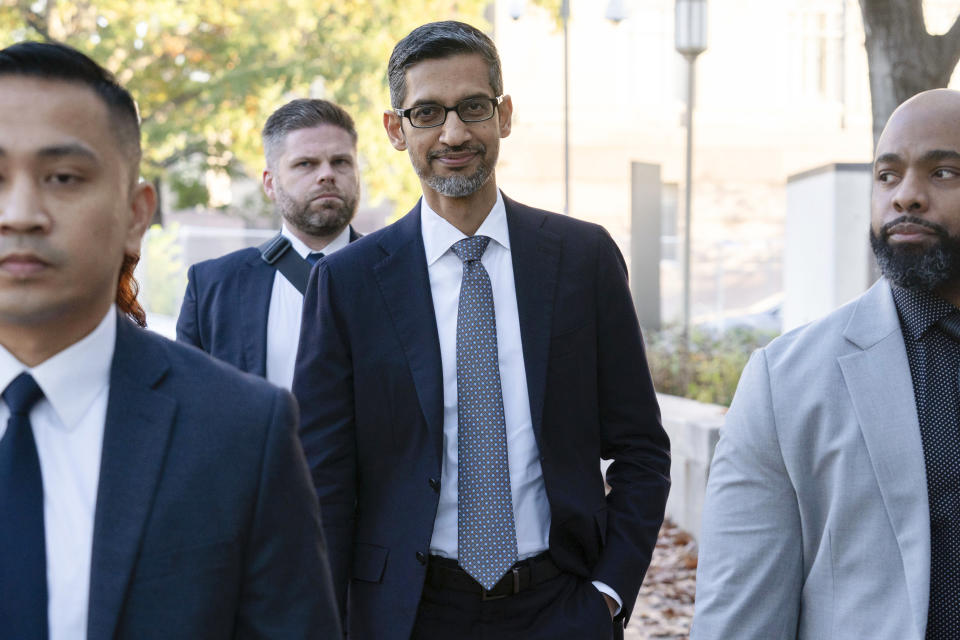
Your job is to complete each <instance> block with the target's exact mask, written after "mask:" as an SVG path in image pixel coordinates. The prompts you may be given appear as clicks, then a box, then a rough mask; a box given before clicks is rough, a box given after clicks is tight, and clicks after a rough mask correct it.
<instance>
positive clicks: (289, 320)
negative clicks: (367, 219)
mask: <svg viewBox="0 0 960 640" xmlns="http://www.w3.org/2000/svg"><path fill="white" fill-rule="evenodd" d="M280 233H282V234H283V235H284V237H286V238H287V239H288V240H290V246H291V247H293V249H294V250H295V251H296V252H297V253H298V254H300V257H301V258H306V257H307V254H309V253H310V252H311V249H310V247H308V246H307V245H306V244H304V242H303V241H302V240H301V239H300V238H298V237H296V236H295V235H293V234H292V233H291V232H290V230H289V229H288V228H287V225H286V224H284V225H283V228H282V229H281V230H280ZM349 243H350V226H349V225H347V226H346V227H345V228H344V230H343V231H341V232H340V235H338V236H337V237H336V238H334V239H333V240H331V241H330V243H329V244H328V245H327V246H325V247H324V248H323V255H325V256H328V255H330V254H331V253H333V252H334V251H336V250H337V249H342V248H343V247H345V246H347V245H348V244H349ZM302 313H303V294H302V293H300V292H299V291H298V290H297V288H296V287H295V286H293V285H292V284H290V281H289V280H287V279H286V278H285V277H284V275H283V274H282V273H280V272H279V271H277V273H276V275H274V276H273V292H272V293H271V294H270V309H269V311H268V312H267V380H269V381H270V382H272V383H273V384H275V385H277V386H278V387H283V388H284V389H290V388H291V387H293V368H294V365H295V364H296V362H297V344H298V342H299V340H300V317H301V315H302Z"/></svg>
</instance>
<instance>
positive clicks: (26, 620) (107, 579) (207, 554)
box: [0, 42, 340, 640]
mask: <svg viewBox="0 0 960 640" xmlns="http://www.w3.org/2000/svg"><path fill="white" fill-rule="evenodd" d="M139 161H140V130H139V125H138V120H137V111H136V107H135V105H134V102H133V99H132V98H131V97H130V94H129V93H127V92H126V91H125V90H124V89H123V88H122V87H120V86H119V85H118V84H117V83H116V81H115V80H114V78H113V77H112V76H111V75H110V74H109V73H108V72H106V71H104V70H103V69H101V68H100V67H99V66H98V65H97V64H96V63H94V62H93V61H92V60H90V59H89V58H87V57H86V56H84V55H83V54H81V53H79V52H77V51H75V50H73V49H70V48H68V47H65V46H62V45H54V44H40V43H32V42H31V43H21V44H17V45H14V46H11V47H8V48H6V49H3V50H0V389H3V393H2V400H3V401H2V403H0V513H2V514H3V516H2V517H0V540H2V544H0V635H2V636H3V637H4V638H16V639H17V640H45V639H47V638H49V640H68V639H73V638H89V639H90V640H112V639H130V640H134V639H135V640H142V639H144V638H158V639H159V638H203V639H204V640H209V639H212V638H224V639H226V638H284V639H286V638H317V639H322V638H331V637H336V636H337V635H338V634H339V633H340V624H339V621H338V616H337V613H336V606H335V602H334V599H333V595H332V587H331V583H330V577H329V570H328V567H327V564H326V560H325V557H324V555H325V550H324V547H323V538H322V531H321V528H320V521H319V510H318V507H317V504H316V498H315V495H314V494H313V490H312V488H311V486H310V478H309V475H308V470H307V467H306V461H305V459H304V457H303V453H302V450H301V448H300V447H299V446H298V441H297V437H296V428H295V424H296V420H297V411H296V405H295V403H294V402H293V398H292V397H291V396H290V394H289V393H287V392H284V391H281V390H279V389H276V388H275V387H273V386H271V385H269V384H268V383H266V382H265V381H263V380H260V379H258V378H255V377H253V376H248V375H246V374H243V373H240V372H238V371H236V370H235V369H233V368H232V367H229V366H227V365H225V364H222V363H219V362H217V361H215V360H213V359H212V358H209V357H207V356H206V355H204V354H202V353H200V352H198V351H196V350H195V349H190V348H187V347H184V346H182V345H178V344H176V343H174V342H171V341H169V340H166V339H164V338H161V337H160V336H158V335H156V334H154V333H151V332H148V331H146V330H145V329H143V328H141V326H137V324H139V325H143V324H144V323H145V316H144V312H143V309H142V308H141V307H140V306H139V304H138V303H137V301H136V294H135V291H136V289H135V283H134V282H133V279H132V274H133V268H134V266H135V265H136V263H137V259H138V256H139V253H140V242H141V239H142V236H143V233H144V230H145V229H146V227H147V225H148V223H149V221H150V218H151V216H152V215H153V210H154V207H155V205H156V195H155V193H154V191H153V188H152V187H151V186H150V185H149V184H148V183H142V182H139V180H138V178H139Z"/></svg>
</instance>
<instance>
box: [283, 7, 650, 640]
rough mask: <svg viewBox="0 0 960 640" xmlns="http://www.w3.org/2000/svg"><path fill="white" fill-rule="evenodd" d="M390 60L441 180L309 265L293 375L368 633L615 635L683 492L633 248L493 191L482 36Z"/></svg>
mask: <svg viewBox="0 0 960 640" xmlns="http://www.w3.org/2000/svg"><path fill="white" fill-rule="evenodd" d="M388 75H389V79H390V89H391V91H390V92H391V100H392V102H393V106H394V108H393V109H391V110H389V111H388V112H386V113H385V114H384V125H385V127H386V131H387V135H388V136H389V138H390V141H391V143H392V144H393V146H394V147H395V148H396V149H398V150H401V151H402V150H407V151H409V153H410V159H411V162H412V163H413V166H414V169H415V171H416V172H417V174H418V176H419V177H420V183H421V186H422V188H423V198H422V199H421V201H420V202H419V203H418V204H417V205H416V206H415V207H414V208H413V209H412V210H411V211H410V213H409V214H407V215H406V216H405V217H404V218H403V219H401V220H400V221H399V222H397V223H395V224H394V225H392V226H390V227H388V228H386V229H383V230H381V231H379V232H377V233H374V234H371V235H370V236H368V237H366V238H362V239H361V240H360V241H359V242H357V243H355V244H353V245H352V246H350V247H347V248H346V249H345V250H343V251H341V252H339V253H337V254H335V255H333V256H331V257H330V258H328V259H327V260H324V261H323V262H322V263H320V265H319V266H318V267H317V269H316V270H315V271H314V273H313V275H312V277H311V282H310V285H309V287H308V289H307V295H306V298H305V302H304V326H303V329H302V334H301V343H300V351H299V355H298V359H297V368H296V373H295V376H294V391H295V394H296V395H297V397H298V399H299V401H300V406H301V408H302V411H303V419H302V426H301V438H302V440H303V443H304V447H305V450H306V451H307V455H308V460H309V462H310V466H311V469H312V472H313V478H314V483H315V485H316V488H317V494H318V496H319V498H320V503H321V511H322V513H323V521H324V531H325V534H326V537H327V540H328V542H329V544H330V549H331V567H332V570H333V575H334V583H335V585H336V587H335V588H336V589H337V592H338V597H339V599H340V603H341V606H342V607H344V608H345V609H346V611H347V622H346V624H347V626H348V628H349V633H350V637H351V638H352V639H356V640H364V639H374V638H375V639H376V640H391V639H397V640H400V639H402V640H407V638H411V637H413V638H418V639H433V638H476V637H485V638H486V637H490V638H504V639H511V638H518V639H519V638H523V639H525V640H536V639H547V638H549V639H551V640H562V639H565V638H566V639H570V640H573V639H576V640H585V639H591V638H611V637H613V636H614V633H615V632H616V633H617V635H621V634H622V631H623V624H624V622H625V621H626V620H627V619H628V618H629V616H630V612H631V611H632V608H633V604H634V601H635V599H636V596H637V592H638V590H639V588H640V583H641V582H642V580H643V575H644V572H645V571H646V569H647V565H648V564H649V562H650V555H651V553H652V552H653V548H654V544H655V542H656V537H657V532H658V529H659V527H660V523H661V521H662V518H663V510H664V505H665V502H666V497H667V490H668V486H669V444H668V441H667V437H666V434H665V433H664V431H663V429H662V427H661V425H660V415H659V410H658V407H657V402H656V397H655V395H654V392H653V386H652V384H651V381H650V375H649V372H648V370H647V365H646V360H645V358H644V352H643V343H642V340H641V337H640V330H639V328H638V326H637V319H636V315H635V313H634V309H633V303H632V301H631V298H630V293H629V289H628V286H627V279H626V269H625V267H624V263H623V260H622V258H621V256H620V253H619V251H618V250H617V248H616V245H615V244H614V243H613V241H612V239H611V238H610V236H609V235H608V234H607V233H606V231H604V230H603V229H602V228H600V227H598V226H596V225H592V224H587V223H584V222H580V221H577V220H574V219H571V218H567V217H564V216H559V215H556V214H552V213H547V212H545V211H540V210H537V209H532V208H530V207H527V206H524V205H522V204H519V203H517V202H513V201H512V200H510V199H508V198H506V197H505V196H503V195H502V194H501V193H500V191H499V190H498V189H497V185H496V180H495V177H494V167H495V166H496V161H497V155H498V151H499V145H500V138H502V137H505V136H507V135H508V134H509V133H510V127H511V114H512V109H513V107H512V102H511V100H510V97H509V96H506V95H503V87H502V84H503V80H502V76H501V73H500V61H499V58H498V56H497V52H496V49H495V47H494V45H493V42H492V41H491V40H490V39H489V38H488V37H487V36H486V35H484V34H483V33H482V32H480V31H478V30H477V29H475V28H473V27H471V26H469V25H466V24H463V23H459V22H440V23H433V24H428V25H424V26H422V27H420V28H418V29H415V30H414V31H413V32H412V33H410V34H409V35H408V36H407V37H406V38H404V39H403V40H402V41H401V42H400V43H398V44H397V46H396V47H395V48H394V51H393V55H392V56H391V58H390V64H389V69H388ZM601 457H602V458H613V459H614V462H613V464H612V465H611V467H610V470H609V472H608V474H607V478H606V480H607V482H608V483H609V485H610V487H611V488H612V490H611V491H610V493H609V494H608V495H605V494H604V478H603V476H602V474H601V472H600V459H601ZM614 616H615V617H614ZM611 619H613V620H614V624H611Z"/></svg>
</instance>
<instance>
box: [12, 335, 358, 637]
mask: <svg viewBox="0 0 960 640" xmlns="http://www.w3.org/2000/svg"><path fill="white" fill-rule="evenodd" d="M296 420H297V410H296V405H295V404H294V402H293V398H292V397H291V396H290V394H289V393H287V392H285V391H282V390H280V389H277V388H275V387H273V386H271V385H269V384H267V383H266V382H265V381H263V380H260V379H258V378H255V377H253V376H249V375H246V374H243V373H240V372H238V371H236V370H235V369H233V368H232V367H229V366H227V365H225V364H223V363H220V362H217V361H215V360H213V359H212V358H210V357H208V356H206V355H204V354H202V353H200V352H198V351H196V350H195V349H190V348H187V347H185V346H183V345H178V344H176V343H174V342H171V341H169V340H167V339H165V338H162V337H160V336H158V335H156V334H154V333H152V332H149V331H146V330H144V329H140V328H139V327H137V326H135V325H134V324H133V323H131V322H130V321H129V320H127V319H125V318H122V317H118V323H117V341H116V351H115V355H114V358H113V364H112V368H111V373H110V394H109V399H108V404H107V417H106V423H105V430H104V436H103V453H102V459H101V463H100V483H99V487H98V493H97V504H96V513H95V516H94V530H93V551H92V565H91V572H90V602H89V617H88V636H87V637H88V638H89V640H115V639H130V640H143V639H149V638H156V639H158V640H159V639H161V638H163V639H167V638H203V639H204V640H213V639H218V638H223V639H227V638H284V639H288V638H317V639H318V640H319V639H325V638H333V637H336V635H337V634H338V633H340V624H339V619H338V614H337V612H336V605H335V600H334V598H333V594H332V587H331V582H330V577H329V570H328V567H327V564H326V560H325V557H324V556H325V549H324V545H323V538H322V532H321V528H320V521H319V513H318V508H317V505H316V498H315V496H314V493H313V489H312V487H311V485H310V477H309V475H308V470H307V467H306V462H305V460H304V457H303V453H302V451H301V449H300V446H299V443H298V441H297V437H296ZM0 635H2V634H0Z"/></svg>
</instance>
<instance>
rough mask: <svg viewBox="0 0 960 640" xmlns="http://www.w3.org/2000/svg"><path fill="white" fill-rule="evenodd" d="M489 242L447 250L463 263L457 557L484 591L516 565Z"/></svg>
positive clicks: (472, 241)
mask: <svg viewBox="0 0 960 640" xmlns="http://www.w3.org/2000/svg"><path fill="white" fill-rule="evenodd" d="M489 242H490V238H488V237H486V236H473V237H470V238H465V239H463V240H460V241H459V242H457V243H456V244H454V245H453V247H452V250H453V252H454V253H455V254H457V257H458V258H460V260H462V261H463V281H462V283H461V285H460V304H459V307H458V309H457V459H458V472H457V475H458V480H457V482H458V496H457V555H458V556H459V558H458V559H459V562H460V566H461V567H463V569H464V570H465V571H466V572H467V573H469V574H470V575H471V576H472V577H473V578H474V579H475V580H476V581H477V582H479V583H480V584H482V585H483V587H484V588H485V589H487V590H489V589H491V588H492V587H493V586H494V585H495V584H496V583H497V581H498V580H499V579H500V578H501V577H502V576H503V574H504V573H506V572H507V570H508V569H509V568H510V567H511V566H512V565H513V563H514V562H516V560H517V532H516V528H515V526H514V522H513V498H512V496H511V493H510V468H509V466H508V465H507V430H506V423H505V422H504V418H503V393H502V390H501V388H500V365H499V362H498V358H497V322H496V318H495V316H494V309H493V289H492V288H491V285H490V276H488V275H487V270H486V269H484V268H483V264H481V262H480V258H481V256H483V252H484V251H485V250H486V248H487V244H489Z"/></svg>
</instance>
